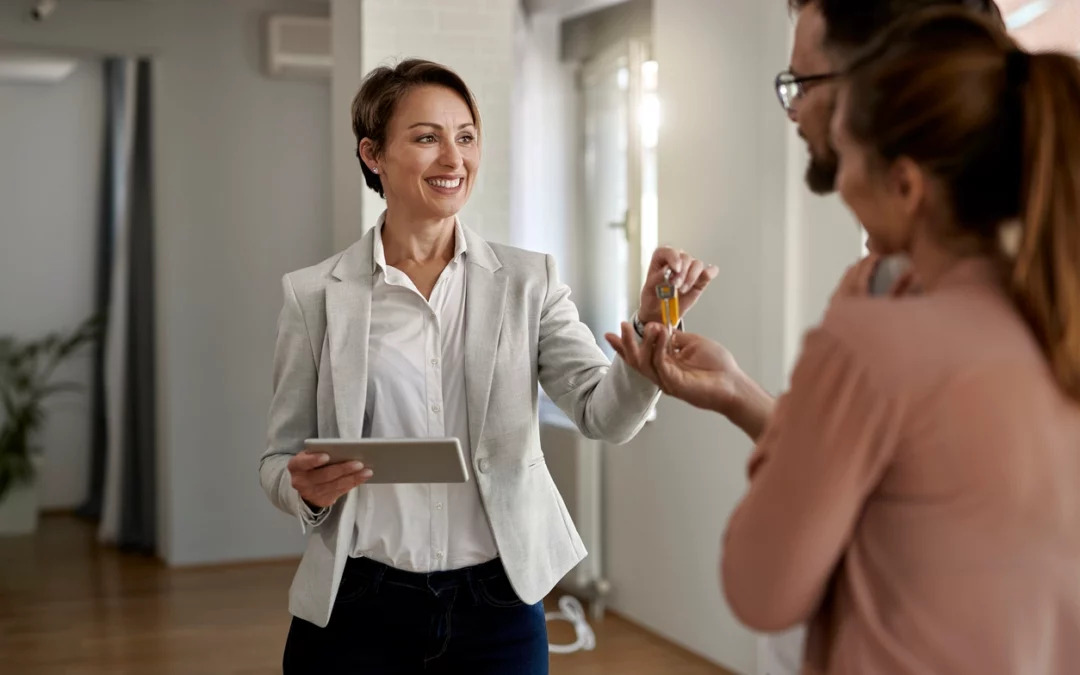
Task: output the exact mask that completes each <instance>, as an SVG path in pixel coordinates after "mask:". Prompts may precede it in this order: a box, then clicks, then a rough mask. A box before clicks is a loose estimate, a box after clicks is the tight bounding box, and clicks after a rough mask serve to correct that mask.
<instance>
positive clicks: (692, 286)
mask: <svg viewBox="0 0 1080 675" xmlns="http://www.w3.org/2000/svg"><path fill="white" fill-rule="evenodd" d="M666 269H670V270H671V272H672V277H671V284H672V285H673V286H674V287H675V288H676V289H678V291H679V313H680V314H682V315H684V316H685V315H686V313H687V312H688V311H690V308H691V307H693V306H694V303H695V302H697V299H698V298H699V297H701V293H702V291H704V290H705V287H706V286H708V285H709V282H710V281H712V280H713V279H715V278H716V275H717V273H718V272H719V270H718V269H717V268H716V267H715V266H713V265H706V264H705V263H703V262H701V261H700V260H697V259H696V258H694V257H693V256H691V255H689V254H688V253H684V252H682V251H676V250H675V249H673V248H668V247H666V246H662V247H660V248H658V249H656V250H655V251H654V252H653V256H652V262H651V263H649V271H648V273H647V274H646V275H645V285H644V286H643V287H642V289H641V306H640V309H638V320H640V321H641V322H642V323H646V324H647V323H652V322H657V323H658V322H660V321H662V320H663V319H662V315H661V312H660V298H658V297H656V287H657V286H659V285H660V284H662V283H664V270H666Z"/></svg>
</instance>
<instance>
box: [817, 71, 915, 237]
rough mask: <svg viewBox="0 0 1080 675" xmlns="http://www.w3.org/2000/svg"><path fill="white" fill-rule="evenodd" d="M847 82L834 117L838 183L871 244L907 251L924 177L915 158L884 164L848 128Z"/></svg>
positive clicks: (833, 127) (833, 129)
mask: <svg viewBox="0 0 1080 675" xmlns="http://www.w3.org/2000/svg"><path fill="white" fill-rule="evenodd" d="M848 99H849V96H848V89H847V85H844V86H842V87H841V89H840V92H839V94H838V99H837V106H836V113H835V114H834V115H833V119H832V127H831V134H832V144H833V147H834V148H835V149H836V153H837V156H838V157H839V160H840V166H839V171H838V172H837V175H836V188H837V190H838V191H839V193H840V196H841V198H843V200H844V202H845V203H846V204H847V205H848V207H849V208H850V209H851V210H852V211H853V212H854V214H855V217H856V218H857V219H858V220H859V222H860V223H862V225H863V227H865V228H866V233H867V235H868V238H869V248H870V250H872V251H874V252H875V253H881V254H883V255H889V254H893V253H901V252H909V251H910V248H911V243H912V238H913V236H914V234H915V230H916V225H917V223H918V219H919V216H920V214H921V213H922V200H923V199H924V197H925V196H926V188H927V187H928V186H927V182H926V176H925V174H924V173H923V171H922V169H920V168H919V167H918V166H917V165H916V164H915V163H914V162H912V161H911V160H909V159H907V158H900V159H898V160H896V161H895V162H893V163H892V164H891V165H888V164H886V163H884V162H882V161H880V160H876V159H875V158H874V156H873V152H872V150H871V149H870V148H867V147H866V146H865V145H863V144H862V143H860V142H858V141H856V140H855V139H853V138H852V137H851V135H850V134H849V133H848V128H847V108H848V105H847V104H848Z"/></svg>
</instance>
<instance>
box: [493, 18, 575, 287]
mask: <svg viewBox="0 0 1080 675" xmlns="http://www.w3.org/2000/svg"><path fill="white" fill-rule="evenodd" d="M559 23H560V19H559V17H558V15H555V14H534V15H532V16H527V15H526V14H525V13H524V12H523V11H519V12H518V13H517V16H516V18H515V37H514V52H515V54H514V99H513V106H512V109H513V125H512V132H511V138H512V139H513V140H512V144H511V147H512V156H511V160H512V163H513V164H512V179H511V180H512V190H511V218H510V243H512V244H513V245H514V246H520V247H521V248H525V249H528V250H531V251H542V252H544V253H550V254H551V255H553V256H554V257H555V260H556V262H557V263H558V266H559V276H560V278H561V279H562V281H564V282H565V283H567V284H568V285H569V286H570V287H571V288H573V289H576V290H582V289H580V288H579V282H580V280H581V279H582V278H583V275H582V271H583V270H581V269H580V267H579V265H580V264H581V263H582V260H581V255H580V251H581V246H580V244H581V242H582V237H581V233H582V230H583V227H582V218H581V203H580V201H581V199H580V198H581V195H580V192H581V185H582V184H583V183H584V176H583V173H582V161H581V156H580V153H581V150H582V143H581V128H580V127H581V120H580V112H581V96H580V94H579V91H578V89H577V87H576V85H575V80H576V67H575V66H572V65H568V64H565V63H563V62H561V61H560V57H559V47H560V43H559ZM573 297H574V299H575V301H577V302H578V303H579V307H580V306H581V304H582V302H583V299H584V297H585V296H584V294H583V293H574V296H573Z"/></svg>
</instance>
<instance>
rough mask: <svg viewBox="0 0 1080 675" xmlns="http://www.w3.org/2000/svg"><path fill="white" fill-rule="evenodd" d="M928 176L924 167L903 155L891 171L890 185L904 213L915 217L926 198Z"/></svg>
mask: <svg viewBox="0 0 1080 675" xmlns="http://www.w3.org/2000/svg"><path fill="white" fill-rule="evenodd" d="M927 180H928V177H927V175H926V172H925V171H923V168H922V167H921V166H919V165H918V164H916V163H915V162H914V161H913V160H911V159H910V158H908V157H901V158H900V159H898V160H896V162H894V163H893V166H892V169H891V170H890V171H889V182H890V183H891V185H890V186H889V187H890V188H891V190H892V192H893V194H894V195H895V196H896V198H897V200H898V202H899V204H900V208H901V209H902V210H903V214H904V215H905V216H907V217H908V218H913V217H914V216H915V215H916V214H917V213H918V212H919V210H920V209H922V206H923V200H924V199H925V198H926V191H927V188H928V187H929V186H928V184H927Z"/></svg>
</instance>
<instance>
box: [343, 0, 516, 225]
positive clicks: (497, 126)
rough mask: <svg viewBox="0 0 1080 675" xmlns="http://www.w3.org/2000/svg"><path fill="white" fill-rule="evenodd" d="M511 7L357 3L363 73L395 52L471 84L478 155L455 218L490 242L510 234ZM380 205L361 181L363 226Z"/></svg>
mask: <svg viewBox="0 0 1080 675" xmlns="http://www.w3.org/2000/svg"><path fill="white" fill-rule="evenodd" d="M516 8H517V2H516V0H456V1H455V2H448V1H447V0H364V2H363V4H362V5H361V20H360V25H361V36H360V45H361V50H362V56H361V63H362V70H363V72H364V73H367V72H369V71H370V70H371V69H373V68H375V67H376V66H379V65H384V64H394V63H396V62H398V61H400V60H401V59H403V58H409V57H417V58H424V59H430V60H432V61H436V62H438V63H442V64H443V65H446V66H449V67H450V68H452V69H454V70H455V71H456V72H457V73H458V74H459V75H461V77H462V78H463V79H464V80H465V82H466V84H468V85H469V88H470V89H472V91H473V94H474V95H475V96H476V98H477V103H478V105H479V107H480V115H481V117H482V119H483V125H484V129H483V160H482V163H481V166H480V175H479V177H478V179H477V181H476V185H475V186H474V187H473V193H472V197H471V198H470V200H469V205H468V206H467V207H466V208H465V210H464V212H463V213H462V221H463V222H464V223H465V224H467V225H468V226H469V227H471V228H472V229H474V230H476V231H477V232H478V233H479V234H481V235H482V236H484V237H486V238H488V239H490V240H492V241H498V242H508V241H509V240H510V173H511V169H510V167H511V159H510V157H511V142H512V140H513V139H512V138H511V136H510V128H511V110H510V105H511V99H512V97H513V79H514V70H513V63H514V53H513V36H514V12H515V11H516ZM357 87H359V83H357ZM359 184H360V185H362V183H359ZM384 207H385V202H383V201H382V200H381V199H380V198H379V196H378V195H376V194H375V193H374V192H371V191H370V190H367V189H366V188H364V192H363V214H364V215H363V223H364V227H370V226H371V225H373V224H374V223H375V220H376V219H377V218H378V216H379V214H380V213H381V212H382V210H383V208H384Z"/></svg>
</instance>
